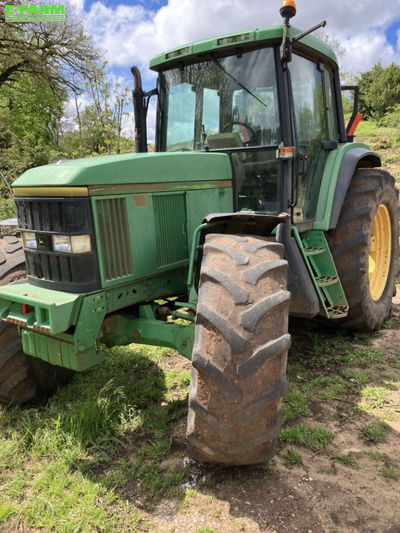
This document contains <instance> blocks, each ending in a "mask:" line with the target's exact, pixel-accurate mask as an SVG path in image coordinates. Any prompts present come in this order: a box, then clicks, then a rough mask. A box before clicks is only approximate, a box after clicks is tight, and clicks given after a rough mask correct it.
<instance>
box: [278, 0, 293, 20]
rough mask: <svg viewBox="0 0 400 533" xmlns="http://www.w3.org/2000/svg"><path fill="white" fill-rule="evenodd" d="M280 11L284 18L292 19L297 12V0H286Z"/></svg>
mask: <svg viewBox="0 0 400 533" xmlns="http://www.w3.org/2000/svg"><path fill="white" fill-rule="evenodd" d="M279 12H280V14H281V16H282V17H283V18H284V19H287V20H288V19H291V18H292V17H294V16H295V14H296V2H295V1H294V0H284V2H282V5H281V8H280V10H279Z"/></svg>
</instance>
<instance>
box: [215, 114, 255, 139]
mask: <svg viewBox="0 0 400 533" xmlns="http://www.w3.org/2000/svg"><path fill="white" fill-rule="evenodd" d="M233 126H244V127H245V128H246V129H247V131H248V132H249V133H250V138H249V140H248V141H247V142H246V145H251V144H257V133H256V132H255V131H254V129H253V128H252V127H251V126H250V124H247V122H243V121H241V120H232V122H228V124H225V126H224V127H223V128H222V131H223V132H224V133H225V132H226V131H227V130H228V129H230V130H231V131H232V129H233Z"/></svg>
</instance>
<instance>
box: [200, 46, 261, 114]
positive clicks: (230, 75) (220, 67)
mask: <svg viewBox="0 0 400 533" xmlns="http://www.w3.org/2000/svg"><path fill="white" fill-rule="evenodd" d="M207 57H208V58H209V59H211V61H212V62H213V63H214V65H216V66H217V67H218V68H219V69H220V70H222V72H224V73H225V74H226V75H227V76H228V78H230V79H231V80H233V81H234V82H235V83H237V84H238V85H239V87H240V88H241V89H243V90H244V91H246V93H248V94H249V95H250V96H252V97H253V98H255V99H256V100H257V101H258V102H260V104H262V105H263V106H264V107H268V106H267V105H266V104H264V102H263V101H262V100H260V99H259V98H258V96H257V95H255V94H254V93H253V92H251V91H250V89H248V88H247V87H246V86H245V85H243V83H242V82H240V81H239V80H238V79H236V78H235V76H234V75H233V74H231V73H230V72H228V71H227V70H225V69H224V67H223V66H222V65H221V63H220V62H219V61H217V60H216V59H215V57H213V56H212V55H210V54H207Z"/></svg>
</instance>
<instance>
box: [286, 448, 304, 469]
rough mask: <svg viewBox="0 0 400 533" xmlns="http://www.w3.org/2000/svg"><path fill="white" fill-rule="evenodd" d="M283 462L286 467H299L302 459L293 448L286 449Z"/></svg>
mask: <svg viewBox="0 0 400 533" xmlns="http://www.w3.org/2000/svg"><path fill="white" fill-rule="evenodd" d="M285 461H286V464H287V465H288V466H301V465H302V464H303V457H302V455H301V453H300V452H298V451H297V450H295V449H294V448H288V449H287V450H286V453H285Z"/></svg>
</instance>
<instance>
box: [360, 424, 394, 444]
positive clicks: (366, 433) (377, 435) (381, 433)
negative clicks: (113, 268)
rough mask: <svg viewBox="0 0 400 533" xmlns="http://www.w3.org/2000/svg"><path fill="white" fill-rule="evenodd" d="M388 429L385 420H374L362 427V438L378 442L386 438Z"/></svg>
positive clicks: (374, 442)
mask: <svg viewBox="0 0 400 533" xmlns="http://www.w3.org/2000/svg"><path fill="white" fill-rule="evenodd" d="M387 429H388V425H387V424H385V422H372V423H370V424H367V425H366V426H364V427H363V428H362V429H361V438H362V439H363V440H364V441H365V442H368V443H372V444H378V443H380V442H382V441H383V440H384V438H385V433H386V431H387Z"/></svg>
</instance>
